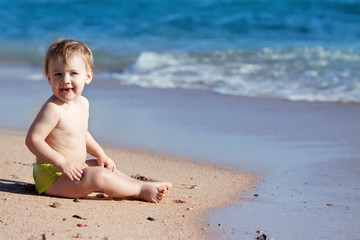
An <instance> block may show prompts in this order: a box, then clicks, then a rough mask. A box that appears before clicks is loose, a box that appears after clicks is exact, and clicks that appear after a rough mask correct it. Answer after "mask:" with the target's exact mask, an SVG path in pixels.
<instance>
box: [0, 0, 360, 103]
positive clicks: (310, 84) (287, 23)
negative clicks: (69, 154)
mask: <svg viewBox="0 0 360 240" xmlns="http://www.w3.org/2000/svg"><path fill="white" fill-rule="evenodd" d="M59 37H65V38H75V39H78V40H81V41H83V42H85V43H86V44H88V45H89V47H90V48H91V49H92V50H93V52H94V55H95V64H96V75H95V77H96V78H97V79H98V80H99V81H117V82H119V83H120V84H123V85H137V86H141V87H152V88H179V89H201V90H204V91H211V92H216V93H219V94H225V95H238V96H255V97H256V96H262V97H270V98H283V99H289V100H308V101H325V102H333V101H340V102H360V68H359V65H360V0H307V1H305V0H296V1H295V0H294V1H288V0H274V1H266V0H255V1H250V0H197V1H193V0H179V1H170V0H152V1H150V0H148V1H146V0H132V1H127V0H123V1H115V0H104V1H87V0H77V1H75V0H61V1H53V0H39V1H34V0H17V1H11V0H0V75H1V77H11V76H14V75H16V76H17V77H22V78H26V79H29V80H41V79H43V75H42V72H41V65H42V61H43V56H44V53H45V51H46V49H47V47H48V45H49V43H50V42H51V41H52V40H54V39H56V38H59ZM19 67H25V68H24V69H25V70H21V71H19ZM29 67H30V68H33V69H32V70H30V71H26V69H28V70H29ZM35 68H37V69H36V71H34V69H35Z"/></svg>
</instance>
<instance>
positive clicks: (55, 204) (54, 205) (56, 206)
mask: <svg viewBox="0 0 360 240" xmlns="http://www.w3.org/2000/svg"><path fill="white" fill-rule="evenodd" d="M60 206H61V204H60V203H58V202H54V203H53V204H51V205H50V207H52V208H58V207H60Z"/></svg>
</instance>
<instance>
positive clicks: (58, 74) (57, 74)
mask: <svg viewBox="0 0 360 240" xmlns="http://www.w3.org/2000/svg"><path fill="white" fill-rule="evenodd" d="M54 76H56V77H61V76H62V74H61V73H54Z"/></svg>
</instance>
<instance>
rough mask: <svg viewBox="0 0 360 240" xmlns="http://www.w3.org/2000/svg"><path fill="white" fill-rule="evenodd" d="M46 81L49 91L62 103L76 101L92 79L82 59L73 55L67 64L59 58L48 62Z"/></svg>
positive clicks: (78, 55)
mask: <svg viewBox="0 0 360 240" xmlns="http://www.w3.org/2000/svg"><path fill="white" fill-rule="evenodd" d="M48 72H49V73H48V75H47V79H48V81H49V84H50V86H51V89H52V91H53V93H54V95H55V97H57V98H58V99H60V100H62V101H63V102H71V101H75V100H77V98H78V97H79V96H81V93H82V91H83V89H84V86H85V84H89V83H90V82H91V79H92V70H91V69H90V70H88V69H87V67H86V64H85V62H84V59H83V58H82V56H81V55H80V54H73V56H71V57H70V58H69V59H68V61H67V64H64V62H63V60H62V59H61V58H53V59H50V61H49V71H48Z"/></svg>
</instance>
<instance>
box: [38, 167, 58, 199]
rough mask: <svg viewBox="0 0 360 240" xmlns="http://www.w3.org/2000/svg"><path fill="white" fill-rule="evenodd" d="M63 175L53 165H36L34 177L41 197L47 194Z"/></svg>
mask: <svg viewBox="0 0 360 240" xmlns="http://www.w3.org/2000/svg"><path fill="white" fill-rule="evenodd" d="M61 174H62V173H61V172H59V170H58V169H57V168H56V167H55V166H53V165H51V164H40V163H35V165H34V169H33V177H34V181H35V188H36V191H37V192H38V193H39V195H40V194H42V193H43V192H45V191H46V190H47V189H48V188H49V187H50V186H51V184H53V183H54V182H55V180H56V179H57V178H58V177H59V176H60V175H61Z"/></svg>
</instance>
